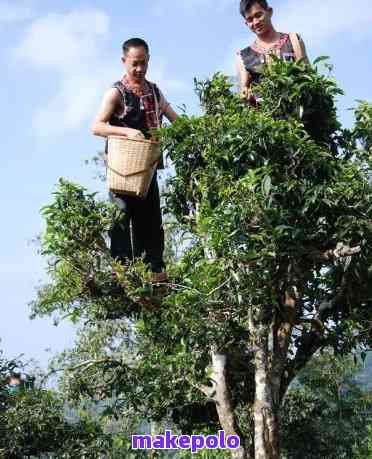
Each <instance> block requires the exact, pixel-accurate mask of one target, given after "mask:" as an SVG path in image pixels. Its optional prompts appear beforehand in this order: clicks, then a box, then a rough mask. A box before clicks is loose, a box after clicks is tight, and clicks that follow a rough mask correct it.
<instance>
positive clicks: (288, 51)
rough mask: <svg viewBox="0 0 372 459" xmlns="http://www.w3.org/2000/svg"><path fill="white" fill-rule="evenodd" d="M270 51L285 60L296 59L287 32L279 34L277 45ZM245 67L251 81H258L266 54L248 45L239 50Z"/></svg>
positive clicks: (265, 62)
mask: <svg viewBox="0 0 372 459" xmlns="http://www.w3.org/2000/svg"><path fill="white" fill-rule="evenodd" d="M271 52H272V53H274V54H275V55H277V56H278V57H280V58H282V59H284V60H286V61H294V60H295V59H296V56H295V52H294V49H293V46H292V43H291V40H290V39H289V35H288V34H281V38H280V40H279V43H278V47H276V48H274V49H272V50H271ZM240 55H241V58H242V61H243V64H244V67H245V69H246V70H247V72H249V74H250V75H251V77H252V83H258V82H259V81H260V79H261V76H262V70H263V66H264V65H266V64H267V60H268V58H267V54H265V53H260V52H259V51H257V50H256V49H254V48H252V47H251V46H248V47H247V48H244V49H242V50H241V51H240Z"/></svg>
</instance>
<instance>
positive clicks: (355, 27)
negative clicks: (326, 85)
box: [274, 0, 372, 45]
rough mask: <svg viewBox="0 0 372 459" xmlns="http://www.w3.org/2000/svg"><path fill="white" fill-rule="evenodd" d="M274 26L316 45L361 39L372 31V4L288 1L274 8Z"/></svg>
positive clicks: (359, 0)
mask: <svg viewBox="0 0 372 459" xmlns="http://www.w3.org/2000/svg"><path fill="white" fill-rule="evenodd" d="M274 23H275V25H276V27H277V28H278V29H280V30H283V31H294V32H299V33H300V34H301V35H302V36H303V37H304V38H305V40H307V41H310V42H311V43H312V44H313V45H319V44H321V43H322V42H326V41H327V40H331V39H334V38H336V39H338V38H341V39H343V40H345V39H350V40H355V39H361V38H363V37H364V36H365V35H367V34H370V33H371V31H372V2H371V0H357V1H356V2H355V4H353V3H350V0H326V1H325V0H304V1H301V2H299V1H298V0H286V1H285V2H283V3H282V4H280V5H279V6H278V7H277V8H276V9H275V18H274Z"/></svg>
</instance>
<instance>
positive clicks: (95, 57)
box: [13, 9, 184, 136]
mask: <svg viewBox="0 0 372 459" xmlns="http://www.w3.org/2000/svg"><path fill="white" fill-rule="evenodd" d="M109 25H110V18H109V17H108V15H107V14H106V13H105V12H103V11H101V10H96V9H86V10H74V11H72V12H70V13H68V14H49V15H47V16H44V17H41V18H38V19H36V20H34V21H33V22H32V23H31V24H30V25H29V27H28V28H27V29H26V30H25V32H24V34H23V37H22V40H21V42H20V43H19V45H18V46H17V47H16V48H15V49H14V50H13V56H15V57H16V58H17V59H21V60H22V63H25V62H26V63H28V64H29V65H32V66H34V67H36V68H37V69H40V70H42V71H43V72H44V74H45V75H46V76H45V77H46V78H47V77H49V75H50V72H53V73H54V75H53V80H54V81H56V87H57V90H56V92H55V94H54V95H53V96H52V97H51V98H50V100H48V101H47V102H46V103H45V104H44V105H42V106H40V107H36V109H35V113H34V116H33V120H32V124H33V128H34V132H35V134H38V135H40V136H45V135H50V134H51V133H53V134H58V133H62V132H64V131H66V130H68V129H74V128H77V127H79V125H81V123H82V122H84V121H86V120H88V119H91V118H93V116H94V113H95V111H96V110H97V108H98V104H99V102H100V99H101V97H102V95H103V93H104V91H105V89H107V88H108V87H109V86H110V84H111V83H112V82H113V81H115V79H117V78H120V76H121V75H122V73H123V68H122V66H121V63H120V56H115V57H112V55H111V51H110V48H108V47H107V43H108V40H107V39H108V38H109ZM165 68H166V64H165V62H160V63H154V64H151V73H150V74H149V77H150V78H153V79H154V81H156V82H157V83H159V86H160V87H161V88H164V91H167V90H169V91H172V92H173V91H177V90H180V89H183V87H184V85H183V83H182V82H181V81H179V80H176V79H172V78H171V77H170V78H168V77H165V73H166V72H165Z"/></svg>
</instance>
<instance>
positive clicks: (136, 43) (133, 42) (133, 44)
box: [123, 38, 149, 55]
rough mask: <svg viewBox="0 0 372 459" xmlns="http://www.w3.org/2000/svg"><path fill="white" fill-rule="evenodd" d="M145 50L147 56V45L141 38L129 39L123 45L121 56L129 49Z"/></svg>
mask: <svg viewBox="0 0 372 459" xmlns="http://www.w3.org/2000/svg"><path fill="white" fill-rule="evenodd" d="M141 47H143V48H145V51H146V53H147V54H149V45H148V44H147V43H146V42H145V40H142V38H130V39H129V40H127V41H125V42H124V43H123V54H124V55H125V54H127V52H128V51H129V50H130V48H141Z"/></svg>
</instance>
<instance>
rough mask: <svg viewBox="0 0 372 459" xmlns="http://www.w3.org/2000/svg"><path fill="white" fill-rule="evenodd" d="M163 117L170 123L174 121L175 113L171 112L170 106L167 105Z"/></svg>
mask: <svg viewBox="0 0 372 459" xmlns="http://www.w3.org/2000/svg"><path fill="white" fill-rule="evenodd" d="M163 113H164V115H165V117H166V118H167V120H169V121H170V122H171V123H173V121H175V120H176V118H177V113H176V112H175V111H174V110H173V108H172V107H171V105H170V104H168V105H167V106H166V107H165V109H164V112H163Z"/></svg>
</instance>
